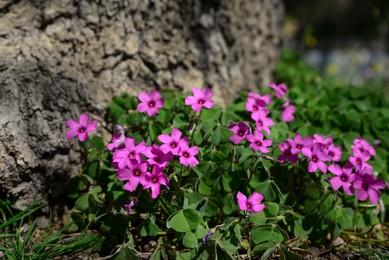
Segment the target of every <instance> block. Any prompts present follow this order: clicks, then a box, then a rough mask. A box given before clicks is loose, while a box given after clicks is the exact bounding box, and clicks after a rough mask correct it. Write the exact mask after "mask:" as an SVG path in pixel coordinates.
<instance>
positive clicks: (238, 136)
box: [228, 122, 251, 144]
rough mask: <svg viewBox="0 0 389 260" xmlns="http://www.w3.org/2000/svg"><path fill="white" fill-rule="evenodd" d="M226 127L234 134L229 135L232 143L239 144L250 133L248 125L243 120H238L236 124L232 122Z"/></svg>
mask: <svg viewBox="0 0 389 260" xmlns="http://www.w3.org/2000/svg"><path fill="white" fill-rule="evenodd" d="M228 129H229V130H230V131H231V132H232V133H233V134H234V135H233V136H231V137H230V140H231V141H232V142H233V143H234V144H239V143H240V142H242V141H243V140H244V139H245V138H246V136H247V135H248V134H250V133H251V128H250V126H249V125H248V124H246V123H244V122H239V123H238V124H235V123H233V124H231V125H230V126H229V127H228Z"/></svg>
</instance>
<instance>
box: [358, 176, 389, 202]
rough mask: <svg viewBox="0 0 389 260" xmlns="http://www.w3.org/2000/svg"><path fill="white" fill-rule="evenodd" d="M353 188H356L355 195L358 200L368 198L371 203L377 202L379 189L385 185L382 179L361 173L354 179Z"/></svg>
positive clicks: (379, 195) (379, 194)
mask: <svg viewBox="0 0 389 260" xmlns="http://www.w3.org/2000/svg"><path fill="white" fill-rule="evenodd" d="M353 186H354V188H355V189H356V190H357V192H356V194H355V196H356V197H357V199H358V200H361V201H365V200H367V199H368V198H369V200H370V202H371V203H372V204H377V203H378V201H379V200H380V197H381V193H380V192H379V190H380V189H385V188H386V187H387V186H386V184H385V182H384V181H383V180H380V179H379V180H377V179H376V178H374V177H373V176H372V175H369V174H362V175H359V177H358V178H357V179H356V180H355V181H354V183H353Z"/></svg>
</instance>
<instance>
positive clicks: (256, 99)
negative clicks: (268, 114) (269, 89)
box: [246, 93, 271, 112]
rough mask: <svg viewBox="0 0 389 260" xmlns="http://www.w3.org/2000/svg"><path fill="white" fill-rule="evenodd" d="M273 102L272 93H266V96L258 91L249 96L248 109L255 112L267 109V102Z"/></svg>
mask: <svg viewBox="0 0 389 260" xmlns="http://www.w3.org/2000/svg"><path fill="white" fill-rule="evenodd" d="M270 102H271V100H270V95H269V94H266V95H264V96H261V95H259V94H256V93H249V95H248V97H247V102H246V110H247V111H248V112H255V111H258V110H260V109H266V110H267V108H264V107H265V106H266V105H267V104H269V103H270Z"/></svg>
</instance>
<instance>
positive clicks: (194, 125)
mask: <svg viewBox="0 0 389 260" xmlns="http://www.w3.org/2000/svg"><path fill="white" fill-rule="evenodd" d="M202 112H203V110H202V109H201V110H200V113H199V115H198V116H197V117H195V120H194V122H193V128H192V129H189V133H190V144H191V145H193V135H194V132H195V130H196V127H197V124H198V123H199V121H200V117H201V113H202Z"/></svg>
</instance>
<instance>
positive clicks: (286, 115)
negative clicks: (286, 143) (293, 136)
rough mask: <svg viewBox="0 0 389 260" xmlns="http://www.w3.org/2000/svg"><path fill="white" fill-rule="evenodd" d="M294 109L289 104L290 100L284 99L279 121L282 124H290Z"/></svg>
mask: <svg viewBox="0 0 389 260" xmlns="http://www.w3.org/2000/svg"><path fill="white" fill-rule="evenodd" d="M295 111H296V107H295V106H294V105H291V104H290V100H289V99H286V102H285V104H284V105H283V106H282V113H281V119H282V121H284V122H286V123H287V122H292V121H293V120H294V112H295Z"/></svg>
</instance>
